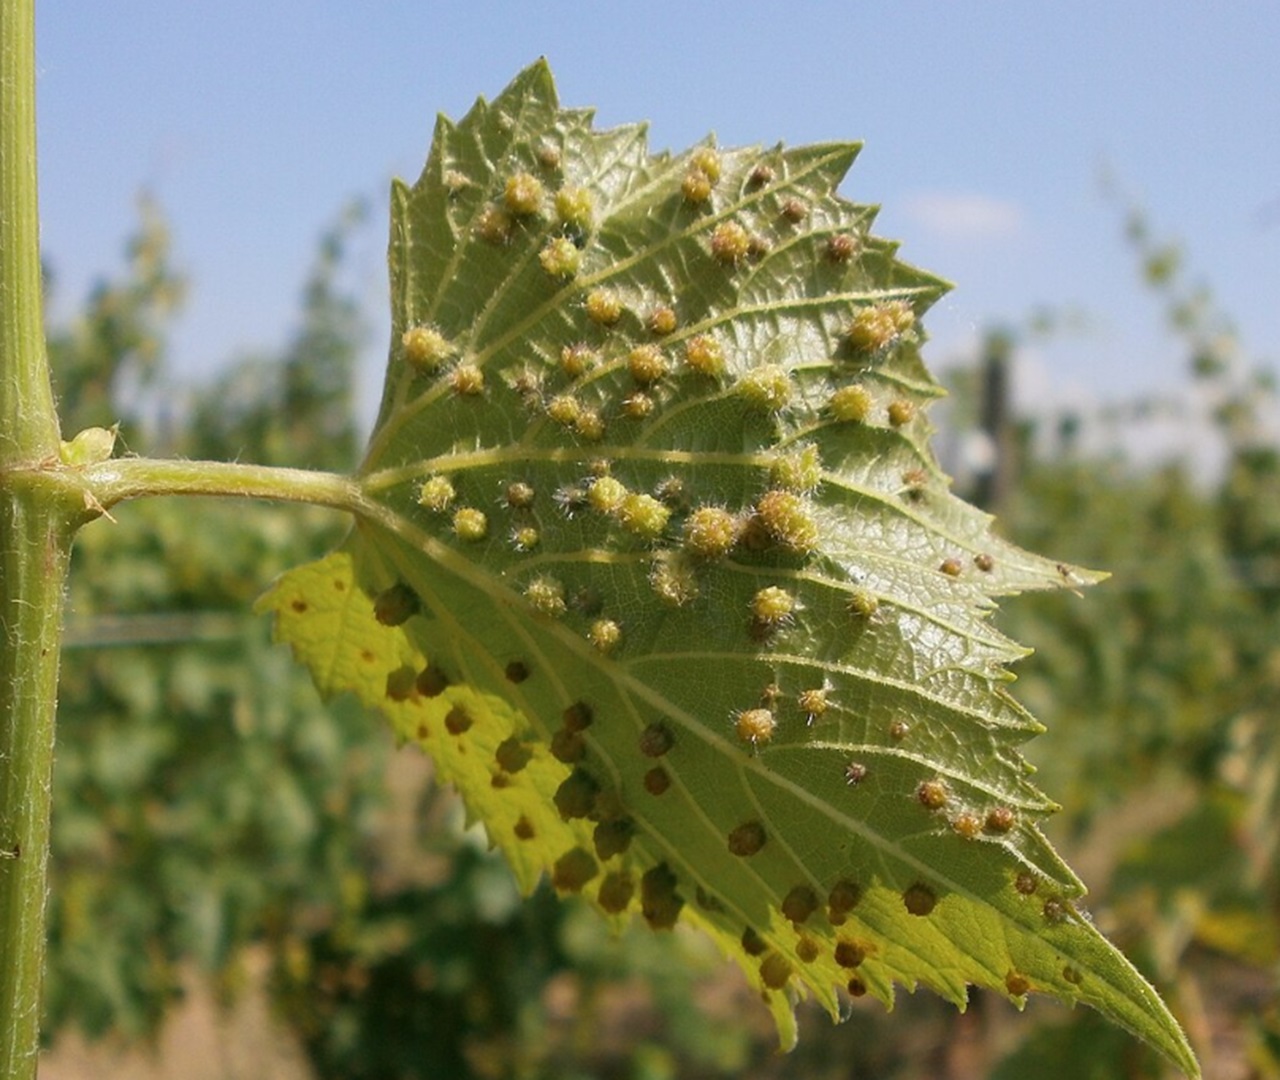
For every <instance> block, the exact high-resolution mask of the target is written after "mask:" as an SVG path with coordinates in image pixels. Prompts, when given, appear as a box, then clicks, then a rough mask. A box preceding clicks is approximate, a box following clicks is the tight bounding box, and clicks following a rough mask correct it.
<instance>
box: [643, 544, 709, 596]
mask: <svg viewBox="0 0 1280 1080" xmlns="http://www.w3.org/2000/svg"><path fill="white" fill-rule="evenodd" d="M649 586H650V588H652V589H653V591H654V593H655V594H656V595H657V597H658V599H659V600H661V601H662V602H663V603H664V604H666V605H668V606H669V607H683V606H684V605H685V604H688V603H691V602H692V601H694V600H696V599H697V598H698V575H697V572H696V570H695V567H694V565H693V561H692V560H691V559H690V558H689V557H688V556H687V555H684V554H683V553H682V552H676V551H664V552H662V553H661V554H660V555H658V556H657V557H656V558H655V559H654V560H653V565H652V566H651V567H650V568H649Z"/></svg>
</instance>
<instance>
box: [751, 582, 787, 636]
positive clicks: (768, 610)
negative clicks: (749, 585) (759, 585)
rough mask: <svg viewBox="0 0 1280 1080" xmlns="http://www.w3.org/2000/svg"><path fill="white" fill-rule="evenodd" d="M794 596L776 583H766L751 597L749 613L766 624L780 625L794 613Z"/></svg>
mask: <svg viewBox="0 0 1280 1080" xmlns="http://www.w3.org/2000/svg"><path fill="white" fill-rule="evenodd" d="M795 610H796V598H795V597H794V596H793V595H792V594H791V593H789V592H787V590H786V589H784V588H781V587H780V586H778V585H767V586H765V588H763V589H761V590H760V591H759V592H757V593H756V594H755V596H753V597H752V598H751V615H752V618H754V619H755V620H756V621H757V622H759V623H763V624H765V625H766V626H780V625H781V624H783V623H787V622H790V621H791V617H792V616H793V615H794V614H795Z"/></svg>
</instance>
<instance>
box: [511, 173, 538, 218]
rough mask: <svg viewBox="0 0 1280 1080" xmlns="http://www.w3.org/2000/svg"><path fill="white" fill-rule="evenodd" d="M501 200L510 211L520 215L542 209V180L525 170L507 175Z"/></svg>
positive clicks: (523, 215)
mask: <svg viewBox="0 0 1280 1080" xmlns="http://www.w3.org/2000/svg"><path fill="white" fill-rule="evenodd" d="M502 202H503V205H504V206H506V208H507V209H508V210H509V211H511V213H513V214H518V215H520V216H521V217H526V216H528V215H529V214H536V213H537V212H538V211H539V210H541V209H542V181H541V180H539V179H538V178H537V177H536V176H534V175H533V174H532V173H526V172H520V173H516V174H515V175H514V176H509V177H507V184H506V187H505V188H503V191H502Z"/></svg>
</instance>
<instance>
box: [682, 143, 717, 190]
mask: <svg viewBox="0 0 1280 1080" xmlns="http://www.w3.org/2000/svg"><path fill="white" fill-rule="evenodd" d="M689 166H690V168H693V169H696V170H697V171H698V172H700V173H702V175H703V176H705V177H706V178H707V179H708V180H710V181H711V182H712V183H713V184H714V183H715V182H716V181H717V180H719V179H720V173H721V171H722V170H723V168H724V164H723V162H721V160H720V152H719V151H718V150H716V149H715V148H714V147H711V146H700V147H698V149H696V150H695V151H694V152H693V154H692V155H691V156H690V158H689Z"/></svg>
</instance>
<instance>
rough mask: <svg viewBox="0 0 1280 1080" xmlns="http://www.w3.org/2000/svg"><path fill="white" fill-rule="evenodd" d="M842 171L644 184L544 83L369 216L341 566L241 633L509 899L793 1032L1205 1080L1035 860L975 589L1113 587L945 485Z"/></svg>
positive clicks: (1005, 645)
mask: <svg viewBox="0 0 1280 1080" xmlns="http://www.w3.org/2000/svg"><path fill="white" fill-rule="evenodd" d="M857 149H858V147H857V146H856V145H852V144H826V145H818V146H809V147H801V148H795V149H785V148H783V147H781V146H779V147H775V148H773V149H760V148H755V147H752V148H745V149H727V148H721V147H718V146H717V145H716V144H715V142H714V141H713V140H708V141H707V142H705V143H703V144H701V145H699V146H697V147H694V148H693V149H692V150H690V151H689V152H687V153H684V154H681V155H678V156H672V155H669V154H659V155H651V154H650V152H649V149H648V146H647V143H646V136H645V129H644V127H643V126H640V125H635V126H625V127H619V128H614V129H612V130H607V131H596V130H594V129H593V128H592V125H591V113H590V112H589V111H585V110H563V109H561V108H559V106H558V103H557V99H556V94H555V89H554V85H553V83H552V79H551V75H550V72H549V70H548V68H547V66H546V65H545V64H543V63H537V64H535V65H533V66H532V67H530V68H529V69H527V70H526V71H524V72H523V73H522V74H521V75H519V76H518V77H517V78H516V80H515V81H514V82H513V83H512V84H511V85H510V86H509V87H508V88H507V89H506V90H505V91H504V92H503V93H502V94H501V95H500V96H499V97H498V98H496V99H495V100H494V101H492V102H485V101H484V100H480V101H479V102H477V104H476V105H475V107H474V108H473V109H472V110H471V111H470V112H469V113H468V114H467V116H466V117H465V118H464V119H463V120H462V121H460V122H458V123H456V124H455V123H453V122H451V121H449V120H448V119H445V118H441V119H440V120H439V122H438V124H437V127H436V131H435V139H434V142H433V145H432V149H431V153H430V156H429V159H428V161H427V164H426V167H425V169H424V171H423V173H422V176H421V178H420V179H419V180H418V182H417V183H416V184H415V185H413V186H412V187H408V186H406V185H404V184H401V183H397V184H396V185H395V187H394V189H393V195H392V202H393V212H392V231H391V245H390V265H391V285H392V297H393V303H392V311H393V336H392V348H391V355H390V359H389V365H388V372H387V379H386V385H385V390H384V394H383V400H382V405H381V410H380V415H379V418H378V422H377V425H376V428H375V431H374V433H373V436H372V439H371V442H370V446H369V449H368V453H367V456H366V458H365V461H364V463H363V465H362V466H361V468H360V470H359V474H358V478H359V482H360V484H361V489H362V493H363V499H364V508H363V511H362V513H360V514H359V515H358V520H357V522H356V525H355V528H354V529H353V531H352V533H351V535H350V537H349V538H348V540H347V541H346V542H345V543H344V545H343V546H342V547H341V549H340V550H339V551H337V552H335V553H334V554H332V555H330V556H329V557H328V558H326V559H324V560H322V561H320V562H318V563H315V564H312V565H309V566H304V567H301V568H298V569H296V570H294V571H292V572H290V573H288V574H286V575H285V576H284V577H283V578H282V579H280V580H279V581H278V582H277V583H276V584H275V585H274V587H273V588H272V589H271V591H270V592H269V593H268V594H267V596H266V597H264V599H263V601H262V604H261V607H262V608H263V609H265V610H270V611H272V612H274V613H275V616H276V620H277V621H276V626H277V634H278V637H279V638H280V639H281V640H284V641H287V642H289V643H290V644H291V645H292V646H293V648H294V649H295V651H296V653H297V655H298V657H299V658H300V659H301V660H302V661H303V662H304V663H305V664H307V665H308V666H309V667H310V669H311V671H312V673H313V675H314V677H315V679H316V681H317V684H318V685H319V687H320V689H321V690H322V691H323V692H325V693H326V694H335V693H339V692H352V693H355V694H356V695H357V696H358V697H359V698H360V699H361V700H363V701H364V702H366V703H367V704H369V705H370V706H372V707H375V708H377V709H379V710H380V711H381V712H382V713H384V714H385V715H386V716H387V718H388V719H389V720H390V722H391V723H392V725H393V726H394V728H395V730H396V732H397V733H398V734H399V735H400V736H401V737H402V738H403V739H405V740H409V741H413V742H416V743H419V744H420V745H421V746H422V747H423V748H424V749H425V750H427V751H428V752H429V753H430V754H431V755H432V756H433V758H434V759H435V761H436V764H437V767H438V770H439V773H440V775H441V777H442V778H443V779H445V780H446V781H449V782H452V783H453V784H455V785H456V786H457V788H458V790H459V791H460V792H461V794H462V798H463V800H464V802H465V804H466V806H467V809H468V812H469V813H470V814H471V815H472V816H473V818H475V819H477V820H479V821H482V822H483V823H484V825H485V827H486V828H487V830H488V834H489V836H490V838H491V840H492V842H493V843H494V844H495V845H496V846H498V847H499V848H501V849H502V851H503V852H504V853H505V854H506V856H507V858H508V859H509V860H510V862H511V865H512V867H513V869H514V872H515V874H516V876H517V878H518V879H519V882H520V884H521V885H522V887H523V888H525V889H526V890H528V889H531V888H533V886H534V885H535V884H536V882H537V881H538V879H539V877H540V876H541V875H542V874H544V873H545V874H549V875H550V878H551V881H552V882H553V884H554V885H555V886H556V887H557V888H558V889H560V890H561V891H563V892H574V893H581V894H582V895H583V896H584V897H585V898H586V899H587V900H588V901H590V902H591V903H593V904H594V905H595V906H597V907H598V908H600V909H601V910H602V911H603V912H604V913H605V914H606V915H607V916H608V917H610V918H618V919H620V918H626V917H629V916H630V915H632V914H633V913H639V914H640V915H641V916H642V917H643V918H644V919H646V920H647V921H648V922H649V924H650V925H652V926H653V927H654V928H655V929H664V928H669V927H671V926H672V925H674V924H675V923H676V922H677V920H686V921H688V922H690V923H692V924H694V925H696V926H699V927H701V928H703V929H704V930H706V931H707V932H708V933H710V934H711V935H712V936H713V937H714V938H715V939H716V941H717V942H718V943H719V944H720V946H721V947H722V949H723V950H724V952H725V953H726V954H727V955H728V956H730V957H732V958H733V959H734V960H736V961H737V962H738V963H739V964H740V965H741V966H742V967H743V969H744V971H745V972H746V974H747V976H748V978H749V979H750V980H751V981H752V982H753V983H754V984H755V985H756V986H757V987H758V988H759V990H760V992H761V993H762V995H763V997H764V998H765V1000H766V1001H767V1002H768V1003H769V1005H770V1007H771V1008H772V1010H773V1012H774V1015H775V1016H776V1018H777V1021H778V1024H779V1027H780V1030H781V1032H782V1035H783V1040H784V1042H785V1043H788V1044H789V1043H791V1042H793V1041H794V1037H795V1035H794V1026H795V1025H794V1013H793V1009H794V1001H795V999H796V997H797V996H798V995H799V994H801V993H803V992H806V991H807V992H809V993H812V994H813V995H815V996H816V997H817V998H818V999H819V1000H820V1001H821V1002H822V1003H823V1004H824V1005H825V1006H826V1007H827V1008H828V1009H829V1010H830V1012H831V1013H832V1015H833V1016H838V1015H839V1014H840V1012H841V1003H840V995H841V994H852V995H855V996H858V995H862V994H867V993H870V994H874V995H876V996H877V997H879V998H882V999H883V1000H884V1001H885V1002H891V1001H892V997H893V993H894V985H895V984H896V983H901V984H903V985H905V986H906V987H909V988H912V989H914V988H915V987H916V986H918V985H921V984H923V985H926V986H928V987H930V988H932V989H933V990H935V991H937V992H938V993H939V994H941V995H943V996H944V997H946V998H948V999H950V1000H951V1001H953V1002H955V1003H956V1004H957V1005H958V1006H963V1005H964V1003H965V1000H966V994H967V987H968V986H969V985H970V984H976V985H978V986H984V987H991V988H994V989H996V990H998V991H999V992H1001V993H1003V994H1006V995H1008V996H1009V997H1011V998H1012V999H1013V1000H1014V1001H1015V1002H1017V1003H1018V1004H1021V1003H1023V1002H1024V1001H1025V999H1026V996H1027V994H1028V993H1030V992H1033V991H1034V992H1043V993H1047V994H1051V995H1053V996H1055V997H1058V998H1061V999H1064V1000H1066V1001H1071V1002H1076V1001H1082V1002H1085V1003H1087V1004H1089V1005H1091V1006H1093V1007H1094V1008H1096V1009H1098V1010H1100V1011H1101V1012H1102V1013H1104V1014H1105V1015H1106V1016H1108V1017H1110V1018H1111V1019H1112V1020H1113V1021H1115V1022H1117V1023H1119V1024H1121V1025H1123V1026H1124V1027H1126V1028H1127V1029H1129V1030H1130V1031H1131V1032H1133V1033H1135V1034H1136V1035H1138V1036H1139V1037H1141V1038H1143V1039H1145V1040H1147V1041H1149V1042H1150V1043H1152V1044H1153V1045H1155V1046H1156V1047H1158V1048H1159V1049H1160V1050H1162V1051H1163V1052H1164V1053H1165V1054H1167V1055H1168V1056H1169V1057H1170V1058H1171V1059H1172V1060H1173V1061H1175V1062H1176V1063H1177V1064H1178V1065H1179V1066H1180V1067H1181V1068H1183V1069H1184V1070H1185V1071H1186V1072H1188V1073H1189V1074H1194V1073H1195V1072H1196V1064H1195V1060H1194V1058H1193V1056H1192V1054H1191V1052H1190V1050H1189V1049H1188V1046H1187V1043H1186V1041H1185V1039H1184V1037H1183V1035H1182V1033H1181V1031H1180V1030H1179V1028H1178V1026H1177V1024H1176V1022H1175V1021H1174V1020H1173V1018H1172V1017H1171V1015H1170V1014H1169V1012H1168V1011H1167V1009H1166V1008H1165V1006H1164V1004H1163V1003H1162V1002H1161V1001H1160V999H1159V998H1158V996H1157V995H1156V994H1155V992H1154V991H1153V990H1152V989H1151V988H1150V987H1149V986H1148V985H1147V984H1146V983H1145V982H1144V981H1143V979H1142V978H1141V976H1139V975H1138V974H1137V973H1136V972H1135V971H1134V969H1133V968H1132V967H1131V966H1130V965H1129V964H1128V962H1127V961H1126V960H1125V959H1124V957H1123V956H1122V955H1121V954H1120V953H1119V952H1118V951H1117V950H1116V949H1115V948H1114V947H1113V946H1112V945H1110V944H1109V943H1108V942H1107V941H1106V940H1105V939H1104V938H1103V937H1102V936H1101V935H1100V934H1099V933H1098V931H1097V930H1095V929H1094V927H1093V926H1092V924H1091V923H1090V921H1089V919H1088V918H1087V916H1086V915H1085V913H1084V912H1083V910H1082V909H1081V907H1080V905H1079V900H1080V897H1081V896H1082V895H1083V893H1084V888H1083V886H1082V885H1081V883H1080V882H1079V881H1078V880H1077V879H1076V877H1075V876H1074V875H1073V873H1072V872H1071V870H1070V869H1069V868H1068V867H1067V866H1066V865H1065V864H1064V863H1063V862H1062V860H1061V859H1060V858H1059V857H1058V856H1057V855H1056V853H1055V852H1054V851H1053V849H1052V848H1051V847H1050V845H1049V844H1048V842H1047V841H1046V840H1045V838H1044V836H1043V835H1042V833H1041V832H1040V830H1039V828H1038V822H1039V821H1040V819H1041V818H1043V817H1044V816H1045V815H1046V814H1048V813H1050V812H1052V810H1053V809H1054V807H1053V804H1052V803H1051V802H1050V801H1049V800H1048V799H1047V798H1046V797H1045V795H1043V794H1042V793H1041V792H1040V791H1038V790H1037V789H1036V787H1035V786H1034V785H1033V784H1032V783H1031V781H1030V779H1029V773H1030V772H1031V769H1030V768H1029V766H1028V765H1027V764H1026V763H1025V762H1024V760H1023V758H1022V756H1021V754H1020V753H1019V746H1020V745H1021V744H1022V743H1023V742H1024V741H1025V740H1026V739H1028V738H1029V737H1031V736H1032V735H1034V734H1035V733H1036V732H1037V731H1038V730H1040V728H1039V725H1038V724H1037V723H1036V721H1035V720H1034V719H1033V718H1032V717H1031V716H1029V715H1028V714H1027V713H1026V712H1025V711H1024V710H1023V709H1022V708H1020V707H1019V705H1018V704H1017V703H1016V702H1015V701H1014V699H1013V698H1012V697H1011V696H1010V695H1009V693H1008V692H1007V689H1006V686H1007V684H1008V682H1009V681H1010V680H1011V678H1012V676H1011V675H1009V673H1008V672H1007V669H1006V665H1008V664H1009V663H1010V662H1012V661H1014V660H1017V659H1018V658H1019V657H1020V656H1022V655H1024V654H1025V651H1024V650H1023V649H1021V648H1019V647H1018V646H1017V645H1016V644H1014V643H1013V642H1011V641H1009V640H1008V639H1007V638H1005V637H1004V636H1003V635H1002V634H1001V633H1000V632H999V631H997V630H996V629H994V628H993V627H992V625H991V621H990V615H991V612H992V610H993V608H994V599H993V598H995V597H997V596H1000V595H1005V594H1012V593H1017V592H1020V591H1023V590H1028V589H1047V588H1059V587H1063V586H1066V587H1072V588H1074V587H1078V586H1081V585H1084V584H1088V583H1090V582H1092V581H1094V580H1096V579H1097V577H1098V576H1099V575H1095V574H1091V573H1089V572H1087V571H1084V570H1081V569H1078V568H1075V567H1069V566H1065V565H1063V564H1059V563H1054V562H1051V561H1047V560H1045V559H1041V558H1039V557H1036V556H1033V555H1030V554H1027V553H1026V552H1023V551H1020V550H1018V549H1017V548H1015V547H1013V546H1011V545H1010V544H1008V543H1007V542H1005V541H1003V540H1001V539H1000V538H998V537H997V536H996V535H994V534H993V533H992V532H991V529H990V519H989V518H988V517H987V516H986V515H984V514H982V513H981V512H979V511H977V510H976V509H974V508H972V507H970V506H967V505H966V504H964V503H963V502H961V501H960V500H958V499H957V498H955V497H954V496H953V495H951V494H950V492H949V491H948V488H947V479H946V477H945V476H944V475H943V474H942V473H941V471H940V469H939V466H938V464H937V462H936V460H935V458H934V456H933V454H932V452H931V450H930V448H929V445H928V437H929V434H930V427H929V425H928V421H927V418H926V415H925V411H926V407H927V405H928V404H929V402H930V400H931V399H933V398H934V397H936V396H937V395H938V394H939V389H938V387H937V384H936V383H935V382H934V381H933V379H932V378H931V376H930V375H929V373H928V372H927V370H926V369H925V367H924V364H923V363H922V361H921V359H920V352H919V349H920V345H921V343H922V340H923V332H922V330H921V328H920V317H921V315H922V314H923V313H924V311H925V310H926V309H927V308H928V306H929V305H930V304H931V303H933V302H934V301H935V300H936V299H937V298H938V297H939V296H940V295H941V294H942V292H943V291H944V290H945V289H946V287H947V286H946V284H945V283H944V282H942V281H941V280H939V279H938V278H936V277H933V276H931V275H929V274H926V273H923V272H921V271H919V270H917V269H915V268H913V267H911V266H908V265H906V264H905V263H903V262H901V261H899V260H898V259H897V258H896V257H895V253H896V247H895V245H894V244H892V243H890V242H888V241H885V240H883V239H879V238H876V237H874V236H873V235H872V234H871V232H870V229H871V224H872V220H873V218H874V216H875V211H874V208H871V207H867V206H860V205H854V204H851V203H849V202H847V201H845V200H844V199H842V198H841V197H839V196H838V195H837V194H836V187H837V185H838V184H839V182H840V181H841V179H842V178H843V176H844V174H845V172H846V170H847V169H848V167H849V166H850V164H851V163H852V161H853V158H854V156H855V154H856V152H857Z"/></svg>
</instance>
